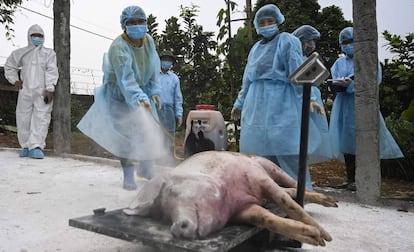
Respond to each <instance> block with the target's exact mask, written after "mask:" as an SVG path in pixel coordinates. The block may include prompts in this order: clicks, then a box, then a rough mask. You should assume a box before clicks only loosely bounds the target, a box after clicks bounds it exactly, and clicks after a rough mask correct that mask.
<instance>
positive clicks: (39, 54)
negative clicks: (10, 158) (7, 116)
mask: <svg viewBox="0 0 414 252" xmlns="http://www.w3.org/2000/svg"><path fill="white" fill-rule="evenodd" d="M34 33H40V34H43V36H44V32H43V29H42V28H41V27H40V26H39V25H32V26H31V27H30V28H29V31H28V33H27V39H28V46H26V47H23V48H19V49H17V50H15V51H13V52H12V53H11V55H10V56H9V57H8V58H7V61H6V64H5V65H4V75H5V77H6V79H7V80H8V81H9V82H10V83H11V84H13V85H14V84H15V83H16V81H18V80H21V81H22V82H23V89H20V90H19V95H18V99H17V106H16V125H17V137H18V140H19V144H20V145H21V147H22V148H28V149H29V150H30V149H34V148H36V147H39V148H41V149H44V147H45V146H46V143H45V139H46V136H47V132H48V127H49V123H50V119H51V112H52V108H53V101H52V102H49V103H48V104H45V102H44V92H45V91H46V90H47V91H49V92H54V91H55V85H56V84H57V81H58V76H59V74H58V68H57V65H56V53H55V51H54V50H53V49H50V48H45V47H44V46H43V45H39V46H34V45H33V43H32V41H31V38H30V35H31V34H34ZM19 69H20V77H19Z"/></svg>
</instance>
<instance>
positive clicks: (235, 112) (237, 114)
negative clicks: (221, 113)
mask: <svg viewBox="0 0 414 252" xmlns="http://www.w3.org/2000/svg"><path fill="white" fill-rule="evenodd" d="M230 118H231V119H232V120H240V118H241V110H240V109H239V108H236V107H233V108H232V109H231V115H230Z"/></svg>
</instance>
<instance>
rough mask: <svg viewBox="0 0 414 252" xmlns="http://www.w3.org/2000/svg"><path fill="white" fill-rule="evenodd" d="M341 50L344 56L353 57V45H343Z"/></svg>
mask: <svg viewBox="0 0 414 252" xmlns="http://www.w3.org/2000/svg"><path fill="white" fill-rule="evenodd" d="M341 49H342V51H343V52H344V53H345V54H346V55H354V45H352V44H348V45H343V46H341Z"/></svg>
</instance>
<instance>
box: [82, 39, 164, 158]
mask: <svg viewBox="0 0 414 252" xmlns="http://www.w3.org/2000/svg"><path fill="white" fill-rule="evenodd" d="M127 40H128V39H127V37H126V36H125V35H122V36H118V37H117V38H116V39H115V40H114V41H113V43H112V44H111V46H110V48H109V51H108V53H107V54H106V55H105V57H104V63H103V71H104V77H103V85H102V86H101V87H98V88H97V89H96V90H95V102H94V103H93V105H92V106H91V108H90V109H89V111H88V112H87V113H86V114H85V116H84V117H83V118H82V119H81V121H80V122H79V124H78V128H79V129H80V130H81V131H82V132H83V133H84V134H85V135H87V136H89V137H90V138H92V139H93V140H94V141H95V142H96V143H98V144H99V145H101V146H102V147H103V148H105V149H106V150H108V151H109V152H111V153H112V154H114V155H116V156H118V157H120V158H126V159H133V160H152V159H156V158H158V157H160V156H161V154H162V153H161V152H162V149H163V148H162V132H161V129H160V127H159V125H158V123H157V122H156V120H158V116H157V112H156V108H155V104H154V103H153V101H152V99H150V98H151V97H152V96H153V95H160V93H161V90H160V85H159V79H158V76H159V69H160V60H159V56H158V54H157V52H156V49H155V44H154V41H153V39H152V37H151V36H150V35H148V34H146V35H145V38H144V42H143V46H142V47H135V46H134V45H132V44H131V43H129V42H128V41H127ZM138 100H149V101H150V102H151V106H152V111H151V113H150V111H148V110H147V109H145V108H144V107H143V106H140V105H139V103H138Z"/></svg>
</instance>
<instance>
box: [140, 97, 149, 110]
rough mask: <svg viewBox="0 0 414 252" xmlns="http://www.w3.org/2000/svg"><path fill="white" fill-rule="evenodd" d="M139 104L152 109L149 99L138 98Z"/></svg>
mask: <svg viewBox="0 0 414 252" xmlns="http://www.w3.org/2000/svg"><path fill="white" fill-rule="evenodd" d="M138 105H141V106H144V108H146V109H151V103H150V102H149V101H148V100H143V99H141V100H138Z"/></svg>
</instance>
